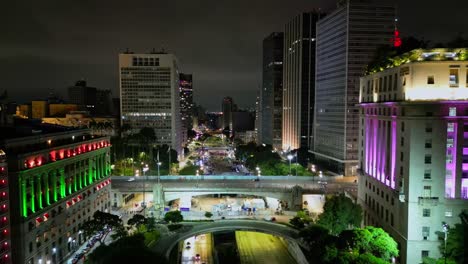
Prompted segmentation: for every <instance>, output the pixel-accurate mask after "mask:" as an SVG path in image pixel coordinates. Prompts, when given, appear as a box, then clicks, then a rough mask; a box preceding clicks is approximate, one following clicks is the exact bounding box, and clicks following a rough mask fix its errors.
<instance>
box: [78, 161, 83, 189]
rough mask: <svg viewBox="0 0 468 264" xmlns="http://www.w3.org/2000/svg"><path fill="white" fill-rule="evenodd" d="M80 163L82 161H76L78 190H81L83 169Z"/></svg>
mask: <svg viewBox="0 0 468 264" xmlns="http://www.w3.org/2000/svg"><path fill="white" fill-rule="evenodd" d="M82 162H83V161H78V186H79V187H80V190H81V188H83V169H82V166H81V163H82Z"/></svg>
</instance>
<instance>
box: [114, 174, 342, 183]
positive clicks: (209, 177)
mask: <svg viewBox="0 0 468 264" xmlns="http://www.w3.org/2000/svg"><path fill="white" fill-rule="evenodd" d="M122 178H127V179H130V178H134V179H135V180H138V181H143V180H157V179H158V176H155V175H147V176H139V177H134V176H112V179H122ZM342 178H343V176H323V177H319V176H263V175H262V176H255V175H199V176H196V175H162V176H160V179H161V180H163V181H178V180H193V181H202V180H207V181H209V180H248V181H252V180H255V179H260V180H262V181H271V180H276V181H317V182H318V181H335V180H339V179H342Z"/></svg>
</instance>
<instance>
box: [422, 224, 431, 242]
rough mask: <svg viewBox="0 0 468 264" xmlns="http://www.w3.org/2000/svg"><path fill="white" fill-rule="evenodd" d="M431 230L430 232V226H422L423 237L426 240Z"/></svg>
mask: <svg viewBox="0 0 468 264" xmlns="http://www.w3.org/2000/svg"><path fill="white" fill-rule="evenodd" d="M429 232H430V228H429V227H428V226H423V227H422V237H423V239H424V240H427V238H428V237H429Z"/></svg>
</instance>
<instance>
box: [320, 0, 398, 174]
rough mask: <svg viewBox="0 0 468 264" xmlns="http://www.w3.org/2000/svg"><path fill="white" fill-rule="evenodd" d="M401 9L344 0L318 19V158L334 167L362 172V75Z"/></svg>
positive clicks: (386, 41) (389, 35)
mask: <svg viewBox="0 0 468 264" xmlns="http://www.w3.org/2000/svg"><path fill="white" fill-rule="evenodd" d="M394 18H395V8H394V7H393V6H384V5H377V4H373V3H372V2H371V1H366V0H361V1H359V0H354V1H351V0H349V1H340V5H339V7H338V8H337V9H336V10H335V11H333V12H332V13H331V14H329V15H327V17H325V18H324V19H321V20H320V21H319V22H318V23H317V50H316V54H317V55H316V79H315V111H314V113H315V119H314V121H315V124H314V144H313V148H311V151H312V153H313V154H314V155H315V159H316V160H319V162H321V163H322V165H325V166H327V167H328V168H329V169H330V170H333V171H335V172H337V173H340V174H344V175H356V166H357V163H358V152H357V151H358V141H357V140H358V127H359V122H358V109H357V107H356V104H357V103H358V97H359V77H360V76H362V75H363V74H364V70H365V68H366V65H367V63H369V62H370V60H371V59H372V58H373V57H374V56H375V50H376V48H377V47H379V46H381V45H385V44H386V45H390V44H391V41H392V37H393V30H394Z"/></svg>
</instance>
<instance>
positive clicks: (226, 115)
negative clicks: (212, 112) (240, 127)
mask: <svg viewBox="0 0 468 264" xmlns="http://www.w3.org/2000/svg"><path fill="white" fill-rule="evenodd" d="M221 108H222V112H223V122H222V124H223V127H222V129H223V130H224V129H229V131H230V133H232V132H233V124H232V112H233V111H234V109H233V108H234V103H233V101H232V98H231V97H224V98H223V104H222V106H221Z"/></svg>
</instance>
